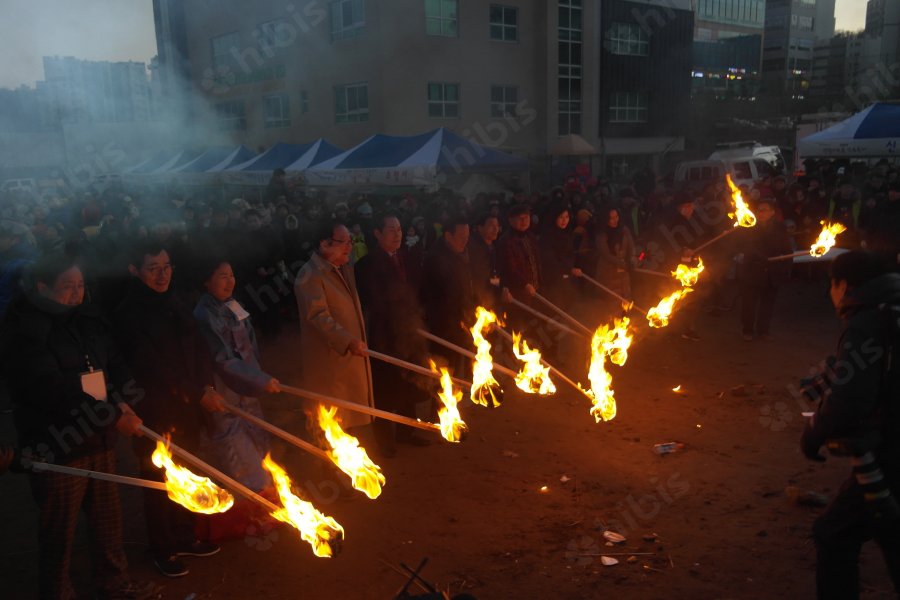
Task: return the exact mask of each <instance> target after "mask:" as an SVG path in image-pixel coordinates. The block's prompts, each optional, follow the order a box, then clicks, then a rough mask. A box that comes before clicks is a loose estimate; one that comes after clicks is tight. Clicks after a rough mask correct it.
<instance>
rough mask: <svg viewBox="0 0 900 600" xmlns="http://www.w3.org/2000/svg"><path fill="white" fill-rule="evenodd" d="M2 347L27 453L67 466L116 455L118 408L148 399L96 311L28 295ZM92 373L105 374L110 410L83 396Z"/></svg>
mask: <svg viewBox="0 0 900 600" xmlns="http://www.w3.org/2000/svg"><path fill="white" fill-rule="evenodd" d="M0 347H2V356H3V367H4V372H5V375H6V379H7V381H8V383H9V388H10V393H11V396H12V401H13V403H14V404H15V422H16V429H17V430H18V434H19V443H20V445H21V446H22V447H23V448H30V449H31V450H32V451H34V452H35V454H36V455H38V456H40V455H43V456H42V459H43V460H48V461H50V462H56V463H65V462H67V461H69V460H71V459H75V458H79V457H83V456H87V455H90V454H93V453H96V452H101V451H104V450H109V449H112V448H114V447H115V442H116V430H115V423H116V421H117V420H118V418H119V417H120V416H121V411H120V410H119V409H118V408H117V407H116V404H118V403H119V402H122V401H126V402H128V403H129V404H133V403H135V402H137V401H139V400H140V399H141V392H140V390H139V389H137V387H136V386H135V383H134V381H133V380H132V379H131V374H130V373H129V369H128V366H127V365H126V363H125V361H124V359H123V357H122V355H121V354H120V353H119V351H118V349H117V347H116V344H115V343H114V341H113V336H112V331H111V327H110V325H109V323H108V322H107V321H106V319H104V318H103V317H102V316H101V314H100V311H99V309H98V308H97V307H96V306H93V305H90V304H83V305H81V306H77V307H66V306H63V305H61V304H57V303H55V302H53V301H51V300H48V299H46V298H42V297H40V296H31V295H22V296H20V297H19V298H17V300H16V301H15V302H14V303H13V304H12V305H11V306H10V310H9V312H8V313H7V315H6V319H5V321H4V326H3V336H2V344H0ZM90 367H93V368H94V369H102V370H103V372H104V377H105V379H106V383H107V398H108V401H107V402H103V401H98V400H95V399H94V398H93V397H92V396H90V395H88V394H86V393H85V392H84V391H83V390H82V384H81V374H82V373H85V372H87V371H88V370H89V368H90Z"/></svg>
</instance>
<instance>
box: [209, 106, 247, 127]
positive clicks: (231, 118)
mask: <svg viewBox="0 0 900 600" xmlns="http://www.w3.org/2000/svg"><path fill="white" fill-rule="evenodd" d="M216 111H217V112H218V115H219V127H220V128H221V129H222V130H223V131H243V130H245V129H247V109H246V106H245V105H244V103H243V101H241V100H231V101H229V102H220V103H219V104H216Z"/></svg>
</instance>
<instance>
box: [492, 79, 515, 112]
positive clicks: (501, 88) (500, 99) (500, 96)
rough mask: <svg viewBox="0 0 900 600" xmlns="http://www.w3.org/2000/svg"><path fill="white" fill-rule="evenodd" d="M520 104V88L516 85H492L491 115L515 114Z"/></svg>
mask: <svg viewBox="0 0 900 600" xmlns="http://www.w3.org/2000/svg"><path fill="white" fill-rule="evenodd" d="M518 104H519V88H517V87H516V86H514V85H492V86H491V116H492V117H495V118H501V117H504V116H506V115H515V114H516V106H517V105H518Z"/></svg>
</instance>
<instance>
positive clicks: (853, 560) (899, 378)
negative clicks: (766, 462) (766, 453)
mask: <svg viewBox="0 0 900 600" xmlns="http://www.w3.org/2000/svg"><path fill="white" fill-rule="evenodd" d="M882 273H884V269H883V268H882V265H881V263H880V261H879V260H878V259H876V258H874V257H873V256H872V255H869V254H867V253H865V252H860V251H855V252H848V253H847V254H844V255H841V256H839V257H837V258H836V259H835V261H834V264H833V265H832V271H831V299H832V302H833V303H834V305H835V307H836V309H837V312H838V315H839V316H840V317H841V318H842V319H843V320H844V321H845V323H846V325H845V328H844V331H843V333H842V334H841V339H840V340H839V342H838V352H837V356H836V357H835V360H834V362H833V363H831V366H830V368H829V371H828V372H827V374H826V375H827V377H826V381H827V383H828V389H827V391H825V392H824V394H823V395H822V402H821V404H820V405H819V407H818V410H817V411H816V413H815V415H814V416H813V417H812V418H811V419H810V420H809V422H808V423H807V425H806V428H805V429H804V431H803V436H802V439H801V448H802V450H803V454H804V455H805V456H806V457H807V458H809V459H810V460H815V461H824V460H825V458H824V457H823V456H822V455H820V454H819V449H820V448H821V447H822V446H823V445H827V447H828V448H829V450H831V451H832V452H833V453H835V454H837V455H845V456H846V455H849V456H850V457H851V462H852V464H853V476H851V477H850V478H849V479H848V480H847V481H846V482H845V483H844V485H843V486H842V487H841V489H840V491H839V492H838V495H837V497H836V498H835V499H834V500H833V501H832V503H831V505H830V506H829V507H828V509H826V511H825V513H824V514H822V516H820V517H819V518H818V519H817V520H816V522H815V525H814V526H813V536H814V538H815V542H816V550H817V563H816V584H817V588H818V597H819V598H820V599H827V598H835V599H841V600H844V599H848V598H858V597H859V553H860V549H861V547H862V545H863V543H864V542H865V541H867V540H869V539H872V538H873V537H874V539H875V540H876V541H877V542H878V544H879V545H880V546H881V550H882V553H883V554H884V557H885V560H886V562H887V564H888V571H889V572H890V575H891V578H892V579H893V582H894V588H895V591H896V592H900V507H898V504H897V498H898V497H900V405H898V402H897V400H898V397H900V367H898V366H897V361H898V359H900V355H898V354H897V353H898V352H900V275H898V274H895V273H889V274H882Z"/></svg>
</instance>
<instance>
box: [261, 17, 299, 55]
mask: <svg viewBox="0 0 900 600" xmlns="http://www.w3.org/2000/svg"><path fill="white" fill-rule="evenodd" d="M286 27H289V26H288V24H287V22H285V20H284V19H273V20H271V21H266V22H265V23H260V24H259V26H258V27H257V28H256V29H255V30H254V31H253V37H254V38H256V42H257V44H259V49H260V50H262V51H263V52H267V53H269V54H271V53H272V52H274V51H275V50H276V49H278V48H283V47H284V46H285V45H287V42H288V41H290V40H291V37H290V36H289V35H288V34H289V32H290V30H289V29H285V28H286ZM279 34H281V35H282V36H283V37H282V38H279Z"/></svg>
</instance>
